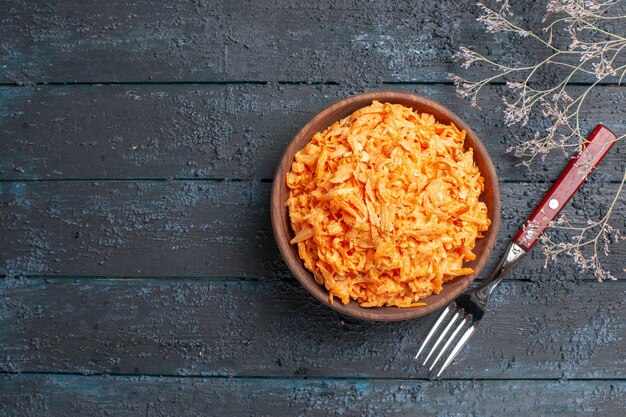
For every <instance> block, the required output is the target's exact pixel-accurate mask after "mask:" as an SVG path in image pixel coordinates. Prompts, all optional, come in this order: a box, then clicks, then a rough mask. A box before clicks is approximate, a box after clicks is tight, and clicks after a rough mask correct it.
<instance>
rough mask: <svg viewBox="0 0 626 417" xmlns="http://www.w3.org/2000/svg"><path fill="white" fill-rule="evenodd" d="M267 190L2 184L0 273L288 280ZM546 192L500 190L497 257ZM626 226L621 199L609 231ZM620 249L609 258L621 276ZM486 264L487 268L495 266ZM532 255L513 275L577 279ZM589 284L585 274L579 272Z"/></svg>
mask: <svg viewBox="0 0 626 417" xmlns="http://www.w3.org/2000/svg"><path fill="white" fill-rule="evenodd" d="M270 185H271V184H268V183H261V182H245V181H236V182H230V181H226V182H216V181H151V182H134V181H121V182H116V181H107V182H92V181H71V182H65V181H53V182H47V181H44V182H40V181H35V182H3V183H0V247H3V248H5V250H4V251H3V253H2V256H1V257H0V274H2V273H4V274H7V275H12V276H19V275H28V276H40V275H47V276H59V275H61V276H68V275H69V276H108V277H114V276H117V277H125V276H132V277H154V276H159V277H162V276H165V277H172V276H174V277H265V276H267V275H268V274H277V273H278V274H281V275H289V273H288V272H287V270H286V268H285V266H284V264H283V262H282V260H281V259H280V255H279V254H278V251H277V249H276V246H275V243H274V237H273V233H272V230H271V225H270V218H269V209H268V202H269V197H270ZM547 186H548V184H527V183H504V184H502V207H504V210H503V212H502V220H503V221H502V223H501V230H500V239H499V240H498V243H497V246H496V249H495V254H499V253H501V252H502V251H503V249H504V246H506V245H507V244H508V241H509V239H510V237H511V236H512V235H513V234H514V233H515V232H516V231H517V230H518V228H519V226H520V225H521V224H522V222H523V221H524V220H525V219H526V217H527V216H528V215H529V214H530V212H531V209H532V208H533V207H534V205H535V204H537V202H538V201H539V200H540V199H541V196H542V195H543V194H544V193H545V192H546V189H547ZM617 186H618V185H617V184H604V183H603V182H596V183H595V184H587V185H586V186H585V187H583V189H582V191H581V192H580V193H579V194H578V195H577V196H576V197H575V199H574V200H573V204H572V205H571V206H570V207H569V208H566V212H565V213H567V214H568V216H570V218H571V219H572V220H573V221H578V222H584V221H585V219H587V218H594V219H600V218H601V217H602V216H604V214H605V212H606V209H607V204H608V202H609V201H610V200H611V199H612V198H613V195H614V193H615V192H616V190H617ZM625 218H626V205H624V196H623V195H622V196H621V197H620V201H619V202H618V204H617V206H616V207H615V209H614V212H613V220H612V224H614V225H616V226H618V227H620V226H622V225H623V224H624V221H625ZM624 253H626V241H620V242H618V243H616V244H615V245H614V253H613V254H612V255H611V256H609V257H607V258H606V263H607V265H608V266H609V267H610V268H611V270H612V271H614V273H615V274H618V275H623V274H622V272H621V271H622V268H623V264H622V259H621V256H620V254H624ZM496 261H497V256H494V257H493V259H491V262H490V263H489V264H488V267H487V268H488V269H489V268H491V267H493V266H494V265H495V262H496ZM543 263H544V260H543V256H542V255H541V254H540V252H539V251H534V252H533V253H532V254H531V256H529V257H528V258H527V259H525V260H524V261H523V263H522V264H521V265H520V266H519V267H518V268H516V270H515V271H514V274H513V277H518V278H526V277H527V276H528V275H529V274H532V275H537V276H543V277H550V276H555V275H556V276H560V277H563V276H567V275H572V274H574V275H576V274H578V273H577V272H576V270H575V269H574V267H573V265H572V262H571V261H570V260H563V261H562V262H560V263H557V264H552V265H551V266H550V267H549V268H548V269H544V268H543ZM583 276H584V277H585V278H591V279H593V278H592V277H591V274H586V275H585V274H583Z"/></svg>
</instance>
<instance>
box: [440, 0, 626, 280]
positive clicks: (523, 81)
mask: <svg viewBox="0 0 626 417" xmlns="http://www.w3.org/2000/svg"><path fill="white" fill-rule="evenodd" d="M496 1H497V3H499V4H500V8H499V10H495V9H493V8H490V7H489V6H487V5H485V4H483V3H478V7H479V8H480V10H481V15H480V16H479V17H478V18H477V20H478V21H479V22H481V23H482V24H483V25H484V26H485V29H486V31H487V32H489V33H500V32H506V33H511V34H515V35H519V36H520V37H521V38H522V39H523V42H528V43H532V44H535V45H539V46H541V47H544V48H546V50H547V51H548V52H549V55H548V56H547V57H546V58H544V59H542V60H540V61H539V62H536V63H534V64H532V65H519V66H515V65H505V64H502V63H499V62H498V59H497V58H494V57H487V56H485V55H483V54H481V53H479V52H477V51H474V50H471V49H469V48H466V47H461V48H460V49H459V51H458V52H457V53H456V54H454V56H453V59H454V60H455V61H459V62H460V65H461V67H462V68H465V69H468V68H470V67H471V66H473V65H476V64H478V63H480V64H482V65H484V66H486V67H487V68H490V69H492V70H493V71H494V75H492V76H490V77H486V78H484V79H481V80H478V81H471V80H468V79H465V78H463V77H460V76H458V75H455V74H450V78H451V79H452V81H453V82H454V85H455V86H456V91H457V95H458V96H459V97H461V98H467V99H469V100H470V105H472V106H477V105H478V96H479V93H480V91H481V89H482V88H483V87H484V86H486V85H488V84H490V83H493V82H494V81H506V86H507V89H508V91H509V92H510V94H511V96H512V99H510V98H509V99H507V97H503V101H504V121H505V123H506V124H507V125H508V126H511V125H514V124H520V125H522V126H526V125H527V123H528V122H529V120H530V118H531V117H533V116H534V115H541V116H542V117H544V118H546V119H549V120H550V121H551V123H550V125H549V126H548V127H547V128H546V129H545V130H544V131H537V132H535V134H534V136H533V138H532V139H530V140H524V141H521V142H519V143H517V144H515V145H513V146H511V147H510V148H509V152H512V153H513V154H514V155H515V156H517V157H519V158H521V160H522V162H521V164H522V165H525V166H527V167H528V168H529V169H530V167H531V165H532V164H533V162H535V161H536V160H537V157H539V158H540V159H541V160H542V161H543V160H545V158H546V156H547V155H548V154H549V153H550V152H552V151H554V150H560V151H562V152H563V153H564V154H565V155H570V154H571V153H572V152H576V151H580V150H581V149H582V145H583V144H584V143H585V141H586V134H585V133H586V132H585V131H583V127H582V126H581V120H580V119H581V117H580V115H581V109H583V108H584V105H585V103H586V100H587V99H588V97H589V93H590V92H591V91H593V90H594V88H596V87H597V86H598V84H600V83H602V82H606V81H607V79H609V78H614V77H618V76H619V79H618V83H619V84H621V83H622V81H623V80H624V77H625V76H626V62H624V61H625V59H624V58H625V57H626V34H624V33H617V32H616V31H615V30H614V29H611V27H618V28H620V29H622V30H623V29H624V28H625V27H626V24H621V22H622V21H624V20H625V19H626V15H623V14H619V11H617V10H618V9H619V7H618V6H619V5H620V3H621V0H606V1H594V0H549V1H548V3H547V7H546V15H545V16H544V19H543V23H544V25H545V26H544V27H543V29H542V31H540V32H535V31H533V30H530V29H525V28H522V27H521V26H520V25H518V24H516V23H515V22H514V20H513V17H512V16H513V13H512V12H511V8H510V5H509V2H508V0H496ZM611 23H618V24H614V25H611ZM557 33H561V34H567V36H568V39H569V43H568V45H567V46H566V47H565V48H563V47H560V46H559V45H557V44H556V42H555V36H554V35H555V34H557ZM535 45H531V46H535ZM550 68H554V69H558V70H561V71H564V74H565V75H564V76H563V77H561V78H560V79H559V80H557V81H556V82H554V84H553V85H550V86H547V87H543V86H537V85H535V83H534V78H535V77H536V76H537V74H539V73H541V72H543V71H545V70H546V69H550ZM581 74H583V75H587V76H589V75H591V76H594V77H595V81H594V83H593V84H591V85H590V86H589V87H588V88H587V89H585V90H584V91H582V92H581V93H578V94H572V89H571V88H570V86H571V82H572V80H573V79H575V77H576V76H578V75H581ZM624 137H626V134H623V135H621V136H619V137H618V139H617V140H621V139H623V138H624ZM625 179H626V173H625ZM623 185H624V180H622V183H621V185H620V187H619V191H618V193H617V195H616V196H615V199H614V200H613V204H612V205H611V206H610V208H609V209H608V211H607V214H606V215H605V216H604V217H603V218H602V219H600V220H598V221H592V220H589V222H588V224H587V225H584V226H578V225H574V224H571V223H570V222H569V220H567V218H566V217H562V218H561V219H560V220H558V221H556V222H555V223H553V224H552V227H553V228H554V229H560V230H563V231H568V232H569V233H570V235H571V236H570V239H569V241H567V242H557V241H554V240H552V238H551V237H550V236H551V235H550V234H547V235H545V236H544V237H543V238H542V242H543V252H544V254H545V255H546V262H547V261H548V260H552V261H556V259H557V257H558V256H559V255H561V254H567V255H570V256H573V258H574V260H575V262H576V264H577V265H578V266H579V267H580V268H581V269H582V270H583V271H592V272H593V273H594V275H595V276H596V278H598V279H599V280H603V279H613V278H614V277H613V275H611V273H610V272H609V271H607V270H606V269H605V268H604V267H603V266H602V264H601V262H600V258H599V254H600V253H605V254H608V253H609V247H610V243H612V242H616V241H617V240H619V239H620V238H621V237H620V236H621V235H620V231H619V230H618V229H617V228H615V227H613V226H611V225H610V224H609V223H608V222H609V219H610V217H611V213H612V212H613V209H614V207H615V205H616V204H617V202H618V201H619V195H620V193H621V192H622V190H623ZM586 248H591V250H592V254H591V255H589V256H585V255H584V253H585V250H584V249H586ZM625 270H626V268H625Z"/></svg>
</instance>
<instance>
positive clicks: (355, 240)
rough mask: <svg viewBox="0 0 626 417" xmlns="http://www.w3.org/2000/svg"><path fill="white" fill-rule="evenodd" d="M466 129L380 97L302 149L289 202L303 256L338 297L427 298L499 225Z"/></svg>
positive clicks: (403, 301) (375, 300) (290, 178)
mask: <svg viewBox="0 0 626 417" xmlns="http://www.w3.org/2000/svg"><path fill="white" fill-rule="evenodd" d="M464 140H465V131H459V129H457V127H456V126H454V125H453V124H450V125H446V124H441V123H438V122H437V121H436V120H435V118H434V117H433V116H432V115H430V114H426V113H418V112H415V111H413V110H412V109H411V108H408V107H405V106H402V105H400V104H389V103H380V102H377V101H374V102H372V104H371V105H370V106H367V107H364V108H362V109H359V110H357V111H355V112H354V113H353V114H352V115H350V116H348V117H346V118H344V119H342V120H340V121H338V122H336V123H334V124H333V125H332V126H330V127H328V128H327V129H326V130H324V131H323V132H318V133H316V134H315V135H314V136H313V138H312V139H311V141H310V142H309V143H308V144H307V145H306V146H305V147H304V148H303V149H302V150H301V151H300V152H298V153H297V154H296V155H295V161H294V162H293V163H292V165H291V171H290V172H289V173H288V174H287V179H286V181H287V186H288V187H289V189H290V195H289V199H288V200H287V202H286V205H287V207H288V209H289V217H290V220H291V225H292V228H293V230H294V232H295V237H294V238H293V239H292V240H291V243H292V244H297V245H298V252H299V255H300V258H301V259H302V260H303V261H304V265H305V267H306V268H307V269H308V270H309V271H311V272H312V273H313V275H314V276H315V280H316V281H317V282H318V283H319V284H321V285H324V286H325V288H326V289H327V290H328V293H329V295H328V296H329V299H330V301H331V302H333V300H334V297H337V298H339V299H340V300H341V302H342V303H344V304H347V303H348V302H349V301H350V299H354V300H356V301H357V302H358V303H359V304H360V305H361V307H379V306H397V307H413V306H420V305H425V304H424V303H423V302H419V300H421V299H423V298H425V297H427V296H428V295H430V294H433V293H435V294H438V293H439V292H440V291H441V289H442V285H443V283H445V282H446V281H449V280H451V279H453V278H455V277H457V276H460V275H467V274H470V273H472V272H473V270H472V269H471V268H466V267H464V266H463V262H464V261H470V260H473V259H475V255H474V253H473V252H472V249H473V248H474V246H475V243H476V239H477V238H480V237H482V235H481V232H484V231H486V230H487V229H488V227H489V225H490V224H491V222H490V220H489V218H488V217H487V206H486V205H485V204H484V203H483V202H480V201H479V200H478V199H479V196H480V194H481V192H482V191H483V190H484V179H483V177H482V176H481V173H480V171H479V169H478V167H477V166H476V165H475V163H474V159H473V152H472V149H467V150H464V149H463V142H464Z"/></svg>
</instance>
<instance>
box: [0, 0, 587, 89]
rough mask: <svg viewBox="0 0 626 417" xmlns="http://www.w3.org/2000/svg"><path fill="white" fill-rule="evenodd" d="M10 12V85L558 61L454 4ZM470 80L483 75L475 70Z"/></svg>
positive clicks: (277, 76)
mask: <svg viewBox="0 0 626 417" xmlns="http://www.w3.org/2000/svg"><path fill="white" fill-rule="evenodd" d="M518 3H519V2H518ZM532 7H533V3H532V1H530V0H526V1H524V2H521V4H519V5H518V4H515V8H516V9H518V10H519V11H520V12H521V14H520V17H518V18H517V19H518V21H519V23H520V24H522V25H527V26H528V27H535V28H540V27H541V23H540V20H541V16H542V15H543V13H541V12H539V13H532V14H531V15H530V16H528V13H524V12H525V11H527V10H529V9H531V8H532ZM3 10H5V11H6V12H5V13H3V16H2V20H1V22H2V24H1V25H0V54H1V55H0V56H1V58H2V64H3V66H2V68H3V71H2V76H1V81H4V82H11V83H21V84H24V83H26V84H28V83H36V82H60V83H65V82H88V83H93V82H144V81H147V82H154V81H232V80H236V81H297V82H300V81H304V82H339V83H343V84H347V85H353V86H363V85H376V84H379V83H380V82H381V81H422V82H423V81H436V82H441V81H447V80H448V78H447V73H448V72H450V71H451V70H454V69H455V68H456V69H458V68H459V66H458V65H454V64H453V63H452V62H451V58H450V57H451V55H452V54H453V53H454V52H455V51H456V50H457V49H458V47H459V45H466V46H473V47H478V48H480V49H481V50H482V51H483V52H488V53H490V54H492V55H494V56H504V57H508V59H509V60H512V61H516V62H518V63H520V64H524V65H528V63H529V62H537V60H540V59H541V58H544V57H546V56H547V54H548V53H549V52H550V51H548V50H546V49H545V48H542V47H541V45H540V44H539V43H533V42H532V41H529V42H525V45H527V46H526V47H524V48H519V47H518V46H519V37H517V36H506V35H493V34H487V33H485V31H484V29H483V27H482V25H481V24H480V23H478V22H476V20H475V18H476V16H477V13H478V8H477V7H476V6H475V4H473V3H461V4H459V3H458V2H455V1H452V0H443V1H439V2H433V3H430V4H424V3H423V2H402V3H398V2H391V1H388V0H382V1H375V2H368V3H359V2H356V3H355V2H352V1H347V0H346V1H321V2H316V4H311V3H309V2H306V3H302V2H298V1H295V2H294V1H290V0H285V1H282V0H281V1H238V2H231V1H210V2H187V1H182V0H178V1H171V2H167V3H163V4H155V3H154V2H151V1H147V0H140V1H134V2H125V1H119V0H117V1H111V2H106V3H101V2H93V3H89V4H84V5H81V7H80V8H76V7H73V6H71V5H68V4H63V3H50V4H46V5H40V4H38V3H33V2H29V1H25V0H5V1H4V2H3ZM522 16H523V17H522ZM337 22H341V24H336V23H337ZM505 59H507V58H505ZM506 63H508V61H507V62H506ZM471 74H472V75H473V76H478V75H485V74H486V72H485V69H483V68H481V67H476V68H473V69H472V71H471ZM581 79H583V78H581ZM584 79H587V80H591V78H590V77H586V78H584Z"/></svg>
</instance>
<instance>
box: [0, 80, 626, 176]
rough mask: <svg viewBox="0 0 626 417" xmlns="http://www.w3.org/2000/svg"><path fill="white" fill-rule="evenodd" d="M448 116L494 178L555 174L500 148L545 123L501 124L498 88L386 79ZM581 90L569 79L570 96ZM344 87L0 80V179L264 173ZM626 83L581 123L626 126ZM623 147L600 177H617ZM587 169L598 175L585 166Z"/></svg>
mask: <svg viewBox="0 0 626 417" xmlns="http://www.w3.org/2000/svg"><path fill="white" fill-rule="evenodd" d="M391 88H392V89H394V90H399V91H405V92H413V93H417V94H420V95H423V96H426V97H428V98H431V99H433V100H435V101H438V102H439V103H441V104H443V105H444V106H446V107H448V108H449V109H451V110H452V111H454V112H455V113H457V114H458V115H459V116H460V117H461V118H462V119H463V120H465V121H466V122H467V123H468V125H469V126H470V127H471V128H472V129H473V130H475V131H476V133H477V134H478V135H479V137H481V139H482V140H483V142H484V144H485V146H486V147H487V150H488V151H489V154H490V155H491V157H492V159H493V161H494V164H495V165H496V168H497V171H498V177H499V178H500V180H501V181H537V180H541V181H554V180H555V179H556V178H557V177H558V175H559V173H560V172H561V170H562V169H563V167H564V166H565V164H566V163H567V160H568V159H567V158H566V157H564V156H562V155H561V154H559V153H558V152H557V153H554V154H553V155H551V158H553V161H552V163H549V164H538V165H535V168H534V170H533V171H528V170H527V169H526V168H524V167H521V166H516V165H518V164H519V163H520V160H519V159H516V158H515V157H514V156H513V155H511V154H510V153H507V152H506V150H507V148H508V147H510V146H512V145H514V144H516V143H517V142H518V141H519V140H523V139H524V138H526V137H528V135H532V134H533V133H532V132H534V131H538V130H541V129H542V128H543V127H545V121H543V120H540V119H535V120H532V121H531V122H530V124H529V125H528V127H527V128H520V127H506V126H505V125H504V124H503V123H502V120H503V117H502V114H501V111H500V110H501V108H502V99H501V94H502V87H498V86H492V87H489V88H487V87H485V88H484V89H483V91H484V100H483V101H482V102H481V107H482V108H481V109H476V108H471V107H469V105H468V104H467V102H464V101H462V100H460V99H458V98H457V97H456V96H455V93H454V89H453V87H452V86H450V85H394V86H391ZM583 88H585V87H582V86H580V87H576V88H575V90H576V91H573V92H572V94H574V93H576V92H582V91H583ZM354 91H355V90H354V89H352V88H345V87H341V86H320V85H317V86H315V85H277V84H268V85H228V86H216V85H123V86H65V87H61V86H47V87H36V88H34V87H33V88H31V87H23V88H7V87H4V88H0V179H3V180H7V179H17V180H21V179H27V180H30V179H85V178H89V179H150V178H162V179H170V178H188V179H189V178H192V179H193V178H228V179H271V178H273V175H274V171H275V170H276V166H277V164H278V161H279V159H280V155H281V154H282V152H283V150H284V149H285V147H286V146H287V144H288V143H289V141H290V140H291V139H292V138H293V136H294V135H295V134H296V133H297V132H298V130H299V129H300V128H301V127H302V126H303V125H304V124H305V123H306V122H307V121H308V120H309V119H311V118H312V117H313V116H314V115H315V114H316V113H318V112H319V111H320V110H321V109H322V108H324V107H326V106H328V105H329V104H331V103H332V102H334V101H337V100H339V99H341V98H344V97H347V96H348V95H350V94H352V93H354ZM625 96H626V89H625V88H623V87H598V88H597V89H596V90H594V91H592V92H591V93H590V94H589V97H588V102H589V106H587V108H585V109H584V111H583V112H582V117H581V123H582V126H584V128H585V129H587V130H588V131H590V129H593V127H594V126H595V125H596V124H597V123H599V122H603V123H605V124H606V125H607V126H608V127H609V128H611V129H613V131H614V132H615V133H616V134H618V135H620V134H623V133H624V132H626V106H623V105H622V103H623V102H624V99H625ZM624 149H625V145H624V144H623V143H618V144H617V145H616V146H615V147H614V148H613V149H612V150H611V152H609V154H608V155H607V157H606V159H605V161H604V162H603V164H602V166H601V170H600V172H599V173H601V174H602V176H603V178H604V179H605V180H611V181H618V180H621V178H622V175H623V172H624V168H625V165H624V164H625V162H624V156H623V155H624ZM594 175H597V174H594Z"/></svg>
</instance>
